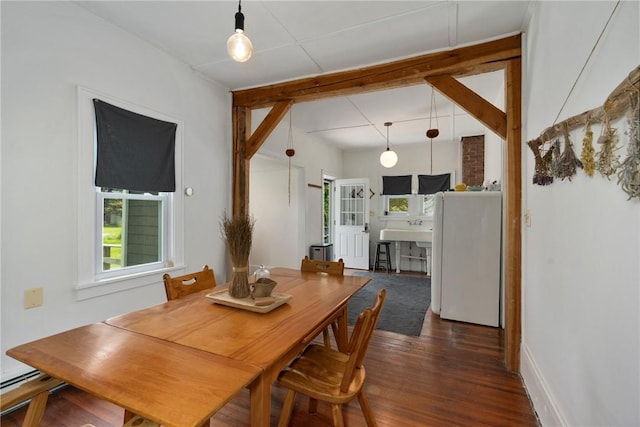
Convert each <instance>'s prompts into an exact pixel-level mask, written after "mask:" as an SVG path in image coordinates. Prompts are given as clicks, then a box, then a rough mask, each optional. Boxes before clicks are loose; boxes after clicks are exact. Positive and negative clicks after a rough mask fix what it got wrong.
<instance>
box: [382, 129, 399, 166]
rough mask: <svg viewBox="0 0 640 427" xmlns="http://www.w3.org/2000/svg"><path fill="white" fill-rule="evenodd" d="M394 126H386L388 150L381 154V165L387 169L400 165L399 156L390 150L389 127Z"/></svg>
mask: <svg viewBox="0 0 640 427" xmlns="http://www.w3.org/2000/svg"><path fill="white" fill-rule="evenodd" d="M392 124H393V123H391V122H386V123H385V124H384V125H385V126H386V127H387V149H386V150H385V151H383V152H382V154H380V164H381V165H382V166H384V167H385V168H392V167H394V166H395V165H396V163H398V155H397V154H396V152H395V151H393V150H390V149H389V126H391V125H392Z"/></svg>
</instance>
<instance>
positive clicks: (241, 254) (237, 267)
mask: <svg viewBox="0 0 640 427" xmlns="http://www.w3.org/2000/svg"><path fill="white" fill-rule="evenodd" d="M254 224H255V220H254V218H253V217H252V216H251V215H248V214H247V215H236V216H234V217H232V218H229V217H228V216H227V214H226V213H225V214H224V216H223V217H222V220H221V223H220V228H221V230H222V233H223V235H224V238H225V240H226V241H227V248H228V249H229V254H230V255H231V263H232V264H233V277H232V280H231V284H230V285H229V295H230V296H231V297H233V298H246V297H248V296H249V294H250V293H251V289H250V287H249V270H248V263H249V253H250V252H251V239H252V237H253V226H254Z"/></svg>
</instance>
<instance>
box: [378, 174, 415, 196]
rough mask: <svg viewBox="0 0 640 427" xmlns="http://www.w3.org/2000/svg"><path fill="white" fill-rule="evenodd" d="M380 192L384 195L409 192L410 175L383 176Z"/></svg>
mask: <svg viewBox="0 0 640 427" xmlns="http://www.w3.org/2000/svg"><path fill="white" fill-rule="evenodd" d="M382 194H384V195H385V196H390V195H404V194H411V175H398V176H383V177H382Z"/></svg>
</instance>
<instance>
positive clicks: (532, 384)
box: [520, 344, 569, 427]
mask: <svg viewBox="0 0 640 427" xmlns="http://www.w3.org/2000/svg"><path fill="white" fill-rule="evenodd" d="M521 349H522V357H521V361H520V375H521V377H522V381H523V382H524V385H525V388H526V389H527V393H528V394H529V398H530V399H531V403H532V404H533V409H534V410H535V412H536V414H537V415H538V419H539V420H540V424H541V425H542V426H543V427H564V426H568V425H569V424H568V423H567V421H566V419H565V417H564V416H563V415H562V412H561V411H560V409H559V408H558V405H557V404H556V403H555V399H554V398H553V394H552V393H551V391H550V390H549V387H548V385H547V383H546V382H545V380H544V377H543V376H542V373H541V372H540V370H539V369H538V367H537V365H536V363H535V360H534V358H533V355H532V354H531V352H530V351H529V348H528V347H527V346H526V345H525V344H523V345H522V347H521Z"/></svg>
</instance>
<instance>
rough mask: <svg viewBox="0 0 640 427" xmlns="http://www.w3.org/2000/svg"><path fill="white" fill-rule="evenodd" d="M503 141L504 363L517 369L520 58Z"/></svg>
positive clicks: (509, 75)
mask: <svg viewBox="0 0 640 427" xmlns="http://www.w3.org/2000/svg"><path fill="white" fill-rule="evenodd" d="M505 82H506V85H505V87H506V98H507V105H506V107H507V108H506V109H507V139H506V144H505V163H506V170H505V179H504V181H505V186H506V188H505V206H506V219H505V233H506V238H505V248H504V253H505V282H506V283H505V319H506V321H505V323H506V325H505V365H506V368H507V369H509V370H510V371H514V372H518V371H519V370H520V342H521V338H522V337H521V335H522V331H521V322H522V319H521V316H522V310H521V304H522V301H521V298H522V289H521V286H522V284H521V280H522V230H521V227H522V106H521V101H522V96H521V87H522V62H521V59H520V58H517V59H512V60H510V61H508V62H507V66H506V68H505Z"/></svg>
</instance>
